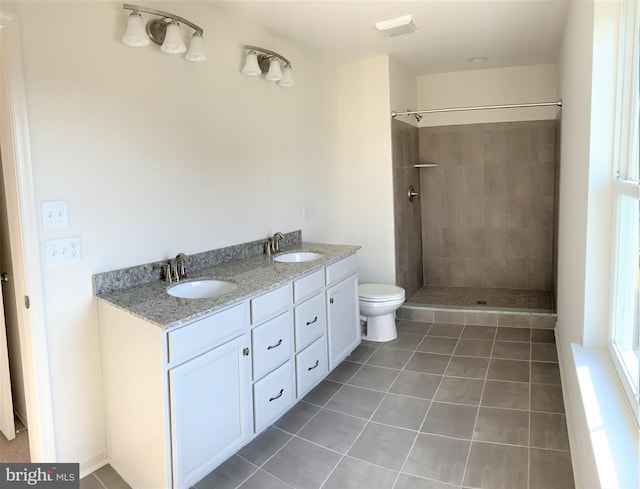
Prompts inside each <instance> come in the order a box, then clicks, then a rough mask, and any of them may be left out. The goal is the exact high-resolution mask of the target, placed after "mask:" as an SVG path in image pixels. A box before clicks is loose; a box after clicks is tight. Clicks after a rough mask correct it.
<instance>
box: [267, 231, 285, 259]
mask: <svg viewBox="0 0 640 489" xmlns="http://www.w3.org/2000/svg"><path fill="white" fill-rule="evenodd" d="M281 240H284V234H282V233H281V232H280V231H278V232H277V233H275V234H274V235H273V236H272V237H271V238H267V242H266V243H265V247H264V248H265V249H264V252H265V254H266V255H267V256H271V254H272V253H277V252H278V251H280V241H281Z"/></svg>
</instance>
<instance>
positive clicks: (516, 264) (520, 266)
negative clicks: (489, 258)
mask: <svg viewBox="0 0 640 489" xmlns="http://www.w3.org/2000/svg"><path fill="white" fill-rule="evenodd" d="M528 282H529V261H528V260H527V259H524V258H523V259H511V260H509V259H507V287H508V288H510V289H526V288H528Z"/></svg>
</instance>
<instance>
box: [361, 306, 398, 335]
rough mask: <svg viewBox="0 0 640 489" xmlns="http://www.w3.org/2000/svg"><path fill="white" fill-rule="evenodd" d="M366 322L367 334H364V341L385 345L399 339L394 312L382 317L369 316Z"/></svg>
mask: <svg viewBox="0 0 640 489" xmlns="http://www.w3.org/2000/svg"><path fill="white" fill-rule="evenodd" d="M365 320H366V326H365V330H366V334H365V333H363V334H362V339H363V340H367V341H376V342H379V343H383V342H385V341H392V340H395V339H396V338H397V337H398V330H397V328H396V318H395V313H394V312H392V313H389V314H384V315H382V316H368V317H366V318H365Z"/></svg>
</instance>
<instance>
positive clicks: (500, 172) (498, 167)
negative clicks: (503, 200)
mask: <svg viewBox="0 0 640 489" xmlns="http://www.w3.org/2000/svg"><path fill="white" fill-rule="evenodd" d="M484 195H485V196H486V197H506V195H507V164H506V162H499V163H494V162H487V163H485V165H484Z"/></svg>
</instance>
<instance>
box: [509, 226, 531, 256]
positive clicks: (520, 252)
mask: <svg viewBox="0 0 640 489" xmlns="http://www.w3.org/2000/svg"><path fill="white" fill-rule="evenodd" d="M530 234H531V233H530V231H529V229H527V228H509V229H507V258H511V259H514V258H522V259H524V258H527V257H528V256H529V255H530V252H529V245H530V241H529V240H530Z"/></svg>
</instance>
